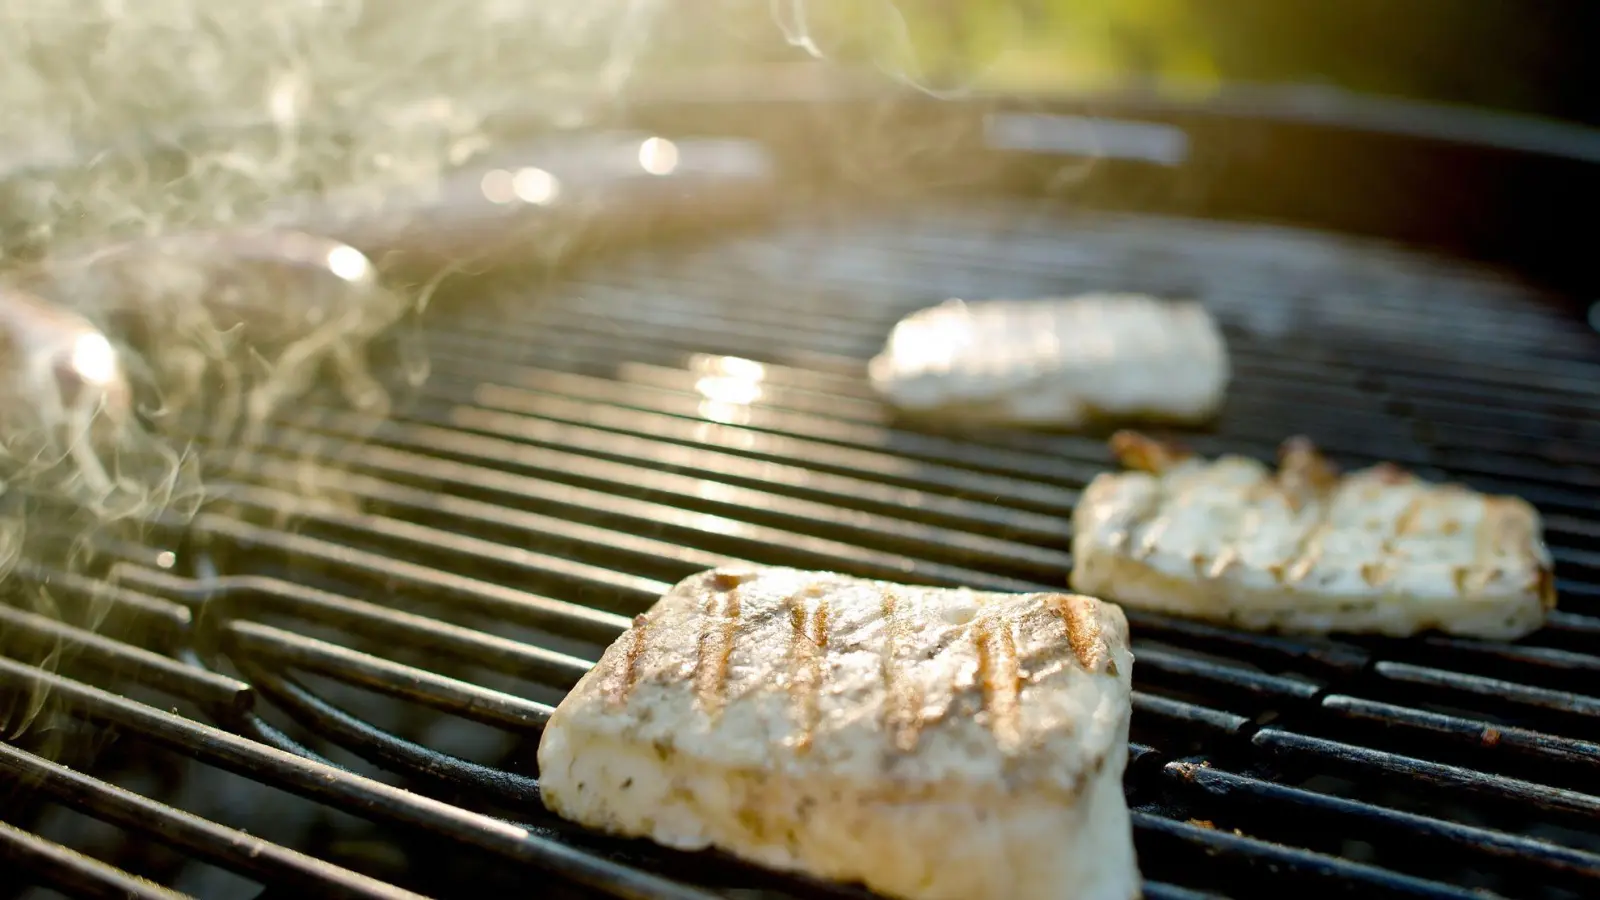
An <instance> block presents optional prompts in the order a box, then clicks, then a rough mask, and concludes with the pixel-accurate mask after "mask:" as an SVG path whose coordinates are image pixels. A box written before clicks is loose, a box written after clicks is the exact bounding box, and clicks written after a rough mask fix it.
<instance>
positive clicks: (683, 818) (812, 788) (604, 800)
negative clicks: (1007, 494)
mask: <svg viewBox="0 0 1600 900" xmlns="http://www.w3.org/2000/svg"><path fill="white" fill-rule="evenodd" d="M1132 666H1133V656H1132V654H1131V653H1130V652H1129V650H1128V636H1127V623H1126V620H1125V619H1124V618H1123V615H1122V612H1121V610H1119V609H1118V608H1117V607H1115V606H1113V605H1111V604H1107V603H1102V602H1100V601H1098V600H1095V599H1092V598H1089V597H1078V596H1071V595H1064V594H992V593H979V592H975V591H971V590H961V589H938V588H926V587H908V586H902V585H896V584H888V583H884V582H877V581H866V580H862V579H858V578H852V577H848V576H844V575H837V574H831V573H825V572H806V571H799V570H795V569H782V568H748V569H719V570H713V571H709V572H703V573H701V574H698V575H695V576H692V577H690V578H688V579H686V580H684V581H683V582H682V583H680V584H678V585H677V586H676V587H674V588H673V589H672V590H671V591H670V592H669V593H667V594H666V595H665V596H663V597H662V598H661V600H660V601H658V602H657V603H656V604H655V605H654V606H653V607H652V608H651V609H650V611H649V612H647V613H645V614H644V615H642V616H639V617H638V618H637V619H635V620H634V625H633V627H632V628H631V629H629V630H628V631H627V632H626V633H625V634H624V635H623V636H622V637H621V638H619V639H618V640H617V641H616V643H615V644H613V645H612V646H611V648H610V649H608V650H607V651H606V653H605V655H604V657H603V658H602V659H601V660H600V662H599V664H598V665H596V666H595V668H594V669H593V670H591V671H590V672H589V673H588V674H587V675H586V676H584V678H583V679H582V681H580V682H579V683H578V685H577V687H575V688H574V689H573V690H572V692H571V693H570V694H569V695H568V696H567V698H566V699H565V700H563V701H562V702H561V705H560V706H559V708H557V710H556V711H555V714H554V715H553V716H551V718H550V722H549V724H548V725H547V726H546V728H545V732H544V737H543V739H542V740H541V742H540V745H539V769H540V789H541V792H542V795H543V798H544V802H545V804H546V805H547V806H548V807H549V808H550V809H551V810H553V811H554V812H556V813H557V814H559V815H561V816H563V817H565V818H568V819H571V820H573V821H576V822H579V823H581V824H584V825H587V826H590V827H593V828H597V829H601V830H604V831H607V832H611V833H614V834H620V835H629V836H643V837H648V838H651V839H653V840H655V841H656V842H658V843H661V844H664V845H666V846H669V847H676V848H681V849H688V850H695V849H701V848H706V847H716V848H720V849H722V850H724V851H727V852H729V853H732V854H734V855H736V856H740V857H743V858H745V859H748V860H751V861H754V862H757V863H761V864H765V865H768V866H772V867H775V868H779V869H784V870H790V871H798V872H805V873H809V874H811V875H814V876H817V877H821V878H827V879H833V880H836V881H844V882H863V883H865V884H866V885H867V886H868V887H870V888H873V889H875V890H878V891H881V892H883V893H886V894H889V895H892V896H896V897H902V898H912V900H922V898H927V900H958V898H959V900H988V898H993V900H1001V898H1004V900H1069V898H1070V900H1127V898H1130V897H1135V896H1137V895H1138V893H1139V879H1138V871H1137V869H1136V866H1135V861H1134V855H1133V845H1132V834H1131V826H1130V822H1129V815H1128V809H1127V805H1126V801H1125V799H1124V797H1123V792H1122V772H1123V768H1124V766H1125V764H1126V761H1127V752H1128V748H1127V738H1128V718H1129V711H1130V708H1131V700H1130V690H1131V686H1130V685H1131V682H1130V675H1131V671H1132Z"/></svg>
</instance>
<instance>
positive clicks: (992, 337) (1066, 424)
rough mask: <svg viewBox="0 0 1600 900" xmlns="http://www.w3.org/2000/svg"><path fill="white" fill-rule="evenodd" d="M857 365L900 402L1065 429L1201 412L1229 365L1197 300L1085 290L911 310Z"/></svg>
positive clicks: (1206, 412)
mask: <svg viewBox="0 0 1600 900" xmlns="http://www.w3.org/2000/svg"><path fill="white" fill-rule="evenodd" d="M869 374H870V376H871V378H872V383H873V385H874V387H876V388H877V390H878V391H879V392H880V393H881V394H882V395H883V396H884V397H885V398H887V399H888V400H889V402H891V403H893V404H894V405H896V406H898V407H900V408H901V409H904V410H907V411H913V412H930V411H945V412H959V413H960V414H961V415H963V416H964V417H968V418H973V417H976V418H979V419H981V420H984V421H990V422H1009V423H1016V424H1026V425H1047V426H1057V427H1063V428H1074V427H1080V426H1083V425H1087V424H1090V423H1093V422H1095V421H1099V420H1107V419H1110V420H1129V419H1150V420H1160V421H1173V422H1194V421H1201V420H1204V419H1207V418H1209V417H1211V416H1212V415H1214V414H1215V413H1216V411H1217V410H1218V408H1220V407H1221V405H1222V402H1223V398H1224V394H1225V392H1226V390H1227V386H1228V378H1229V366H1228V353H1227V347H1226V346H1225V344H1224V343H1223V339H1222V333H1221V331H1219V330H1218V328H1217V325H1216V323H1215V322H1214V321H1213V320H1212V318H1211V315H1210V314H1209V313H1208V312H1206V309H1205V307H1203V306H1201V305H1200V304H1199V303H1198V302H1194V301H1184V302H1169V301H1163V300H1158V299H1156V298H1153V297H1146V296H1142V295H1137V294H1086V295H1083V296H1078V297H1073V298H1070V299H1064V300H987V301H980V302H976V303H968V302H964V301H961V300H950V301H947V302H945V303H942V304H940V305H938V306H934V307H929V308H927V309H923V310H920V311H918V312H915V313H913V314H911V315H910V316H907V317H906V318H904V319H902V320H901V321H900V323H899V324H898V325H896V326H895V328H894V331H893V333H892V334H891V335H890V337H889V341H888V344H887V345H886V346H885V347H884V349H883V352H882V353H880V354H879V355H878V356H877V357H876V358H875V359H873V360H872V363H871V365H870V367H869Z"/></svg>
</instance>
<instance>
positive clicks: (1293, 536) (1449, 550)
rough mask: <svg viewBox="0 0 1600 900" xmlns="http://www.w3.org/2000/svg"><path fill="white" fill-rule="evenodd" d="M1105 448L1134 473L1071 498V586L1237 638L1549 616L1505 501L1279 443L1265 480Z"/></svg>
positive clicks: (1219, 465)
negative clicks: (1239, 634) (1227, 630)
mask: <svg viewBox="0 0 1600 900" xmlns="http://www.w3.org/2000/svg"><path fill="white" fill-rule="evenodd" d="M1112 447H1113V450H1114V451H1115V453H1116V455H1117V456H1118V457H1119V458H1120V459H1121V461H1122V463H1123V464H1124V465H1125V466H1127V467H1129V468H1131V469H1137V470H1139V471H1135V472H1126V473H1118V474H1104V475H1100V476H1099V477H1097V478H1096V479H1095V480H1094V481H1093V482H1091V483H1090V484H1089V487H1088V489H1087V490H1086V491H1085V492H1084V495H1083V499H1082V500H1081V501H1080V502H1079V504H1078V508H1077V510H1076V512H1075V513H1074V515H1073V539H1072V555H1073V569H1072V579H1071V582H1072V586H1073V588H1074V589H1075V590H1079V591H1087V592H1090V593H1094V594H1097V595H1099V596H1104V597H1109V598H1112V599H1114V600H1116V601H1117V602H1119V603H1123V604H1125V605H1127V606H1130V607H1136V608H1140V609H1149V610H1156V611H1160V612H1166V613H1173V614H1176V615H1182V616H1189V617H1194V618H1200V619H1208V620H1214V621H1219V622H1226V623H1231V624H1235V625H1240V626H1244V627H1248V628H1260V629H1277V630H1282V631H1288V632H1301V633H1316V634H1320V633H1326V632H1336V631H1342V632H1374V633H1378V634H1385V635H1391V636H1396V637H1399V636H1405V635H1410V634H1414V633H1417V632H1420V631H1424V630H1427V629H1439V630H1441V631H1445V632H1448V633H1450V634H1454V635H1461V636H1468V637H1479V638H1487V639H1504V640H1510V639H1515V638H1519V637H1522V636H1524V635H1526V634H1528V633H1530V632H1532V631H1535V630H1537V629H1538V628H1539V627H1540V626H1541V625H1542V624H1543V622H1544V617H1545V613H1546V612H1547V611H1548V610H1550V609H1553V608H1554V607H1555V602H1556V597H1555V587H1554V576H1553V571H1552V568H1551V560H1550V554H1549V551H1548V550H1546V549H1545V546H1544V542H1543V536H1542V532H1541V527H1540V522H1539V515H1538V513H1537V512H1536V511H1535V510H1534V509H1533V507H1532V506H1530V505H1528V503H1527V502H1525V501H1523V500H1521V499H1518V498H1515V497H1500V496H1488V495H1484V494H1479V493H1476V492H1474V491H1471V490H1468V489H1467V488H1464V487H1461V486H1458V485H1450V484H1432V483H1429V482H1427V481H1424V480H1422V479H1420V478H1417V477H1416V476H1414V475H1411V474H1410V473H1408V472H1405V471H1403V470H1401V469H1400V468H1398V467H1396V466H1394V465H1392V464H1382V465H1378V466H1374V467H1372V468H1369V469H1363V470H1359V471H1355V472H1351V473H1349V474H1347V475H1340V474H1339V473H1338V472H1337V471H1336V470H1335V469H1334V467H1333V466H1332V464H1330V463H1329V462H1328V461H1327V460H1326V459H1324V458H1323V457H1322V455H1321V454H1320V453H1318V452H1317V449H1316V447H1315V446H1313V445H1312V444H1311V442H1310V441H1309V440H1307V439H1305V438H1291V439H1289V440H1288V441H1285V442H1284V444H1283V446H1282V448H1281V449H1280V451H1279V463H1278V470H1277V471H1276V472H1274V471H1272V470H1271V469H1270V468H1269V467H1267V466H1265V465H1262V464H1261V463H1260V462H1257V461H1256V460H1253V459H1247V458H1244V457H1239V456H1223V457H1220V458H1218V459H1216V460H1215V461H1209V462H1208V461H1205V460H1202V459H1199V458H1196V457H1193V456H1191V455H1189V454H1187V453H1186V452H1184V451H1183V450H1181V449H1179V448H1177V447H1174V446H1171V445H1167V444H1162V443H1159V442H1157V441H1154V440H1151V439H1149V438H1146V437H1144V436H1142V435H1138V434H1133V433H1131V432H1121V433H1118V434H1117V435H1116V436H1115V437H1114V438H1113V439H1112Z"/></svg>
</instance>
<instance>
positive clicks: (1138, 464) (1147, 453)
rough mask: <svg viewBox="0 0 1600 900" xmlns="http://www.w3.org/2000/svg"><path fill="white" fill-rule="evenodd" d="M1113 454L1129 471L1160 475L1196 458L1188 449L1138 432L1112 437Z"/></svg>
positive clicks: (1121, 433)
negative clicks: (1187, 460)
mask: <svg viewBox="0 0 1600 900" xmlns="http://www.w3.org/2000/svg"><path fill="white" fill-rule="evenodd" d="M1111 453H1112V455H1113V456H1115V457H1116V458H1117V461H1118V462H1120V463H1122V465H1123V466H1125V467H1127V468H1129V469H1137V470H1139V471H1142V472H1150V473H1152V474H1156V475H1159V474H1161V473H1162V472H1164V471H1166V470H1167V469H1170V468H1172V467H1173V466H1175V465H1177V464H1178V463H1181V462H1183V461H1184V460H1186V459H1189V458H1190V457H1192V456H1194V454H1193V453H1192V452H1191V451H1190V450H1189V449H1188V448H1186V447H1182V446H1179V445H1177V444H1173V443H1168V442H1164V441H1158V440H1156V439H1154V438H1151V437H1146V436H1145V435H1143V434H1140V433H1139V432H1137V431H1119V432H1117V433H1116V434H1113V435H1112V436H1111Z"/></svg>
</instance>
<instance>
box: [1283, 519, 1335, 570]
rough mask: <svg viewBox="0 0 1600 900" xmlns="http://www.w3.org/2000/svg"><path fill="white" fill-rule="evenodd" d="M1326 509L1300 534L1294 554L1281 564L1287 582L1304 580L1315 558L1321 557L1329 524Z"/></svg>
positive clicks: (1315, 561) (1314, 563)
mask: <svg viewBox="0 0 1600 900" xmlns="http://www.w3.org/2000/svg"><path fill="white" fill-rule="evenodd" d="M1327 512H1328V511H1327V510H1326V509H1324V510H1323V515H1321V516H1320V517H1318V519H1317V521H1316V522H1315V523H1314V524H1313V525H1312V526H1311V527H1310V528H1308V529H1306V533H1305V534H1304V535H1302V536H1301V538H1300V544H1299V546H1297V547H1295V552H1294V556H1293V557H1292V558H1291V559H1290V560H1289V561H1288V562H1287V563H1285V565H1284V566H1283V570H1282V571H1283V576H1282V577H1283V580H1284V581H1286V582H1287V583H1289V584H1295V583H1297V582H1300V581H1304V580H1305V578H1306V576H1308V575H1310V574H1311V570H1312V568H1313V567H1315V566H1316V564H1317V560H1319V559H1321V558H1322V542H1323V537H1324V536H1325V535H1326V534H1327V533H1328V529H1329V527H1330V526H1329V524H1328V520H1327V519H1328V517H1327Z"/></svg>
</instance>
